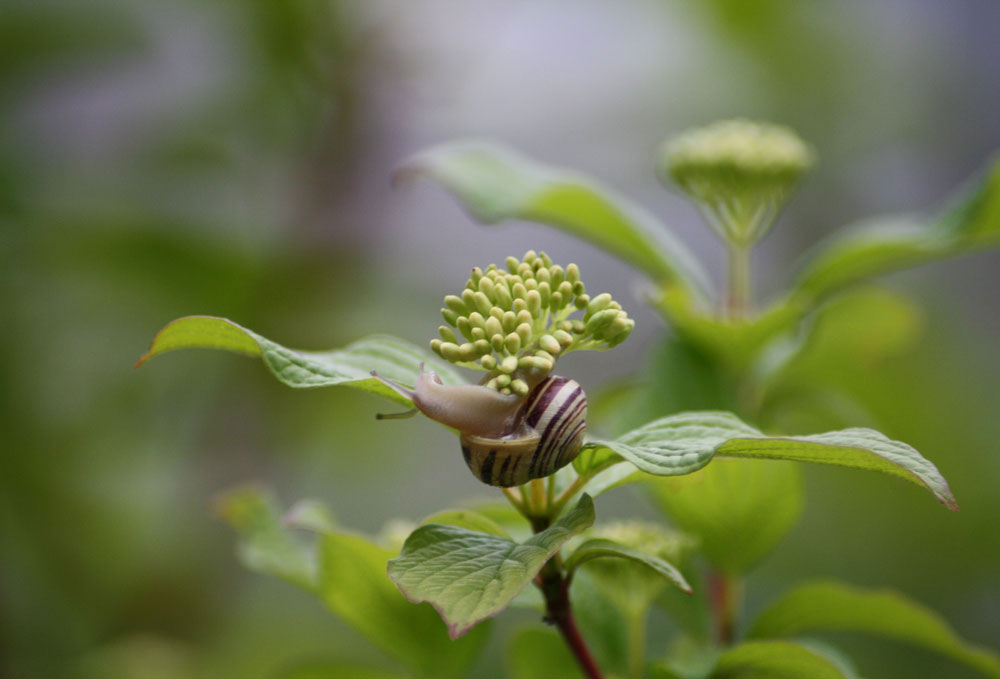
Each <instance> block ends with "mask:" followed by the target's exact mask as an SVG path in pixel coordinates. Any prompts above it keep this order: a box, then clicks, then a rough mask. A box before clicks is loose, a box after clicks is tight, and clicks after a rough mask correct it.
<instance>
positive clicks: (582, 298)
mask: <svg viewBox="0 0 1000 679" xmlns="http://www.w3.org/2000/svg"><path fill="white" fill-rule="evenodd" d="M588 304H590V295H577V297H576V299H574V300H573V305H574V306H575V307H576V308H577V309H586V308H587V305H588Z"/></svg>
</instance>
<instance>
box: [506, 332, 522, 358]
mask: <svg viewBox="0 0 1000 679" xmlns="http://www.w3.org/2000/svg"><path fill="white" fill-rule="evenodd" d="M503 343H504V346H505V347H506V348H507V353H509V354H516V353H517V352H519V351H520V350H521V336H520V335H518V334H517V333H516V332H512V333H510V334H509V335H507V337H505V338H504V342H503Z"/></svg>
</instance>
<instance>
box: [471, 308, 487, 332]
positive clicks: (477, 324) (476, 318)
mask: <svg viewBox="0 0 1000 679" xmlns="http://www.w3.org/2000/svg"><path fill="white" fill-rule="evenodd" d="M469 323H470V324H472V327H473V328H485V327H486V319H485V318H483V315H482V314H481V313H479V312H478V311H473V312H472V313H471V314H469Z"/></svg>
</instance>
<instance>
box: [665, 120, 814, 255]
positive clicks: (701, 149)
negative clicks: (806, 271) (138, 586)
mask: <svg viewBox="0 0 1000 679" xmlns="http://www.w3.org/2000/svg"><path fill="white" fill-rule="evenodd" d="M812 165H813V154H812V151H811V150H810V149H809V146H808V145H807V144H806V143H805V142H803V141H802V139H801V138H799V136H798V135H797V134H795V132H793V131H792V130H790V129H788V128H786V127H782V126H780V125H772V124H767V123H756V122H751V121H748V120H724V121H721V122H717V123H713V124H711V125H708V126H706V127H703V128H700V129H695V130H690V131H688V132H685V133H683V134H681V135H680V136H678V137H676V138H674V139H671V140H668V141H666V142H665V143H664V144H663V146H662V147H661V149H660V153H659V162H658V171H659V174H660V178H661V180H663V181H664V182H665V183H666V182H667V181H668V180H673V181H674V182H676V183H677V185H678V186H680V188H681V189H683V190H684V192H685V193H687V194H688V195H689V196H691V197H692V198H693V199H694V200H696V201H698V202H699V203H701V204H702V205H703V206H705V207H706V208H708V210H709V214H710V217H711V219H710V221H712V222H713V224H712V226H713V227H714V228H716V229H717V230H718V231H720V232H721V233H720V235H722V236H723V237H724V238H726V239H730V240H734V241H736V242H738V243H742V244H747V243H753V242H756V241H757V240H759V239H760V238H761V237H762V236H763V235H764V233H765V232H766V231H767V229H768V228H769V227H770V225H771V223H773V221H774V218H775V217H776V215H777V212H778V211H779V210H780V208H781V206H782V205H783V204H784V202H785V200H786V199H787V197H788V195H789V193H790V191H791V189H792V188H793V187H794V185H795V184H796V182H797V181H798V180H799V179H800V178H801V177H802V175H803V174H805V172H806V171H808V170H809V169H810V168H811V167H812Z"/></svg>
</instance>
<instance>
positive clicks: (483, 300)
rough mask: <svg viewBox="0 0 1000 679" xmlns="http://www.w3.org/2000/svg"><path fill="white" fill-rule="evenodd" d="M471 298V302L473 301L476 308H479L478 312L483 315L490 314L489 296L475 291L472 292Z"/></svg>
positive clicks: (490, 302)
mask: <svg viewBox="0 0 1000 679" xmlns="http://www.w3.org/2000/svg"><path fill="white" fill-rule="evenodd" d="M472 299H473V302H475V305H476V309H478V310H479V313H481V314H482V315H483V316H489V315H490V309H492V308H493V302H492V301H490V298H489V297H487V296H486V295H484V294H483V293H481V292H478V291H477V292H476V293H475V294H473V296H472Z"/></svg>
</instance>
